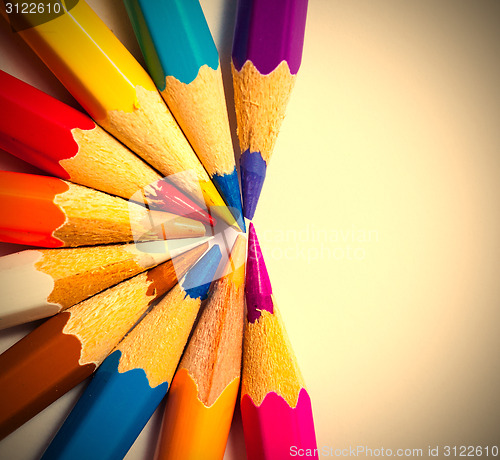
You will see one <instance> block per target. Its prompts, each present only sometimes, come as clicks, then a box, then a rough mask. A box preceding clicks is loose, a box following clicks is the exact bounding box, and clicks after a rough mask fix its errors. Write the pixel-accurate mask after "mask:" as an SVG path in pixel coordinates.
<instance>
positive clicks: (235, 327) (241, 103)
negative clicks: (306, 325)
mask: <svg viewBox="0 0 500 460" xmlns="http://www.w3.org/2000/svg"><path fill="white" fill-rule="evenodd" d="M124 3H125V7H126V10H127V13H128V15H129V17H130V21H131V23H132V27H133V30H134V32H135V35H136V37H137V41H138V42H139V45H140V48H141V51H142V53H143V55H144V59H145V62H146V66H147V71H146V70H144V69H143V68H142V67H141V65H140V64H139V63H138V62H137V61H136V60H135V58H134V57H133V56H132V55H131V54H130V53H129V51H128V50H127V49H126V48H125V47H124V46H123V45H122V44H121V43H120V41H119V40H118V39H117V38H116V37H115V36H114V34H113V33H112V32H111V31H110V30H109V29H108V27H107V26H106V25H105V24H104V23H103V22H102V21H101V20H100V18H99V17H98V16H97V14H96V13H95V12H94V11H93V10H92V9H91V8H90V7H89V6H88V5H87V4H86V3H85V1H84V0H79V1H77V2H74V1H63V2H48V3H47V5H52V6H54V8H52V10H49V11H48V12H47V11H45V13H44V15H40V14H39V15H37V14H29V13H28V12H25V11H23V10H22V8H21V7H20V6H19V5H21V4H19V5H18V4H17V3H15V2H14V6H15V5H18V7H17V8H18V9H15V8H14V7H13V6H12V4H10V5H11V7H10V10H9V11H7V8H5V9H4V10H3V11H2V16H4V18H5V19H6V20H7V21H9V23H10V24H11V26H12V28H13V33H14V32H15V33H16V34H18V35H19V36H21V37H22V39H23V40H24V41H25V42H26V43H27V44H28V45H29V47H31V49H32V50H33V51H34V52H35V53H36V54H37V55H38V56H39V58H40V59H42V61H43V62H44V63H45V64H46V66H47V67H48V68H49V69H50V70H51V71H52V72H53V74H54V75H55V76H56V77H57V78H58V79H59V80H60V81H61V83H62V84H63V85H64V86H65V87H66V88H67V89H68V90H69V92H70V93H71V94H72V95H73V96H74V98H75V99H76V100H77V101H78V102H79V103H80V105H81V106H82V107H83V109H84V110H85V111H86V113H82V112H80V111H78V110H76V109H73V108H72V107H69V106H67V105H66V104H64V103H62V102H60V101H58V100H56V99H54V98H52V97H51V96H49V95H47V94H45V93H43V92H42V91H40V90H38V89H36V88H34V87H32V86H30V85H29V84H27V83H24V82H23V81H21V80H19V79H17V78H16V77H14V76H12V75H9V74H7V73H5V72H3V71H0V109H1V111H2V113H3V114H4V115H6V116H4V117H3V119H2V120H1V122H0V147H1V148H2V149H4V150H6V151H7V152H9V153H11V154H13V155H15V156H17V157H19V158H21V159H23V160H25V161H27V162H29V163H31V164H33V165H34V166H36V167H38V168H40V169H41V170H43V171H45V172H46V173H47V174H49V175H43V176H42V175H35V174H24V173H16V172H9V171H0V207H1V211H2V212H1V213H0V241H2V242H7V243H17V244H23V245H28V246H35V247H37V248H35V249H25V250H23V251H20V252H17V253H14V254H9V255H6V256H3V257H1V258H0V285H1V290H2V297H1V301H0V302H1V305H0V329H5V328H9V327H12V326H15V325H19V324H24V323H27V322H30V321H34V320H41V319H43V321H42V322H41V323H40V325H39V326H38V327H36V328H35V329H34V330H33V331H32V332H30V333H29V334H27V335H26V336H25V337H24V338H22V339H21V340H20V341H18V342H17V343H15V344H14V345H13V346H12V347H11V348H9V349H8V350H7V351H5V352H4V353H3V354H1V355H0V408H1V410H0V439H3V438H5V437H6V436H8V435H10V434H11V433H12V432H14V431H15V430H16V429H18V428H19V427H20V426H21V425H23V424H24V423H25V422H27V421H28V420H30V419H31V418H32V417H34V416H35V415H37V414H38V413H39V412H41V411H42V410H43V409H45V408H46V407H48V406H49V405H50V404H52V403H53V402H54V401H56V400H57V399H58V398H60V397H61V396H62V395H64V394H65V393H66V392H68V391H69V390H71V389H72V388H74V387H75V386H76V385H78V384H79V383H80V382H82V381H83V380H85V379H86V378H88V377H91V378H90V383H89V384H88V386H87V388H86V389H85V390H84V392H83V394H82V396H81V397H80V399H79V400H78V402H77V404H76V405H75V407H74V408H73V410H72V411H71V412H70V413H69V415H68V417H67V418H66V420H65V422H64V423H63V425H62V426H61V428H60V429H59V431H58V432H57V434H56V435H55V437H54V439H52V441H51V442H50V443H49V444H48V447H47V449H46V451H45V453H44V454H43V457H42V458H44V459H47V460H49V459H68V460H70V459H71V460H74V459H87V458H96V459H100V460H101V459H122V458H124V456H125V455H126V454H127V452H128V451H129V449H130V448H131V446H132V445H133V443H134V441H135V440H136V438H137V437H138V436H139V434H140V433H141V431H142V429H143V428H144V426H145V425H146V423H147V422H148V420H149V419H150V418H151V416H152V414H153V413H154V412H155V411H156V409H157V408H158V406H159V405H160V403H161V402H162V401H163V400H165V401H166V402H165V404H164V406H163V405H162V406H160V407H164V413H163V418H162V424H161V428H160V431H159V433H158V437H157V445H156V454H155V458H156V459H171V460H174V459H191V460H207V459H208V460H210V459H214V460H215V459H222V458H223V457H224V452H225V449H226V443H227V439H228V435H229V430H230V428H231V422H232V419H233V412H234V408H235V405H236V404H240V408H241V417H242V423H243V431H244V438H245V448H246V452H247V458H248V459H249V460H260V459H265V460H267V459H269V460H280V459H285V458H290V457H291V456H292V453H296V452H302V453H304V455H307V457H308V458H318V449H317V446H316V437H315V431H314V422H313V415H312V408H311V399H310V397H309V394H308V393H307V390H306V388H305V383H304V381H303V378H302V375H301V372H300V369H299V365H298V363H297V360H296V358H295V356H294V353H293V350H292V347H291V344H290V341H289V339H288V336H287V333H286V330H285V327H284V324H283V321H282V319H281V317H280V314H279V310H278V308H277V305H276V301H275V299H274V296H273V291H272V286H271V281H270V279H269V276H268V273H267V269H266V265H265V262H264V258H263V255H262V251H261V248H260V245H259V241H258V237H257V233H256V231H255V228H254V226H253V224H252V223H251V222H250V224H249V225H248V241H247V234H246V232H247V228H246V226H247V222H246V221H245V218H246V219H248V220H251V219H253V217H254V214H255V212H256V208H257V203H258V200H259V197H260V194H261V190H262V185H263V183H264V179H265V177H266V169H267V164H268V163H269V161H270V158H271V155H272V152H273V148H274V144H275V141H276V138H277V136H278V133H279V129H280V126H281V122H282V120H283V118H284V115H285V110H286V106H287V103H288V99H289V97H290V94H291V91H292V88H293V85H294V82H295V79H296V75H297V72H298V70H299V66H300V62H301V56H302V46H303V40H304V30H305V22H306V13H307V0H238V11H237V18H236V28H235V33H234V41H233V53H232V63H231V66H232V74H233V89H234V99H235V109H236V120H237V126H238V138H239V143H240V148H241V152H242V155H241V158H240V165H239V166H240V168H239V169H240V176H241V187H240V180H239V177H238V172H237V168H236V165H235V157H234V151H233V145H232V141H231V132H230V126H229V121H228V115H227V109H226V101H225V96H224V87H223V83H222V74H221V69H220V62H219V55H218V52H217V49H216V47H215V44H214V41H213V38H212V35H211V33H210V30H209V27H208V25H207V22H206V19H205V16H204V14H203V10H202V8H201V6H200V4H199V2H198V0H124ZM55 6H60V8H55ZM240 190H241V192H240ZM228 237H230V239H231V243H232V245H231V248H229V249H226V248H225V246H226V238H228ZM233 240H234V241H233ZM226 252H228V254H226ZM238 395H240V401H237V399H238ZM0 442H1V441H0Z"/></svg>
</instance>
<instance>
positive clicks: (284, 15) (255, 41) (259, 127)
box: [232, 0, 308, 219]
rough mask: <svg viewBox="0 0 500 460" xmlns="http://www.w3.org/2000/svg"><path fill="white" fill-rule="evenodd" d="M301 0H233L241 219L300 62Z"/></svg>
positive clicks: (248, 211) (252, 200)
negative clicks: (235, 13)
mask: <svg viewBox="0 0 500 460" xmlns="http://www.w3.org/2000/svg"><path fill="white" fill-rule="evenodd" d="M307 1H308V0H239V1H238V16H237V19H236V29H235V33H234V42H233V59H232V60H233V62H232V71H233V85H234V100H235V107H236V119H237V123H238V138H239V141H240V147H241V152H242V155H241V158H240V172H241V182H242V192H243V213H244V215H245V217H246V218H247V219H252V218H253V216H254V214H255V209H256V207H257V202H258V200H259V196H260V192H261V190H262V186H263V184H264V179H265V177H266V169H267V164H268V163H269V160H270V158H271V155H272V152H273V149H274V144H275V143H276V138H277V136H278V132H279V130H280V127H281V122H282V121H283V118H284V116H285V111H286V106H287V104H288V100H289V98H290V94H291V92H292V89H293V85H294V83H295V78H296V75H297V72H298V70H299V67H300V62H301V59H302V47H303V43H304V31H305V24H306V15H307Z"/></svg>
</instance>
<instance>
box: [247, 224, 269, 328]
mask: <svg viewBox="0 0 500 460" xmlns="http://www.w3.org/2000/svg"><path fill="white" fill-rule="evenodd" d="M272 293H273V288H272V286H271V281H270V279H269V274H268V273H267V268H266V263H265V261H264V257H263V256H262V251H261V249H260V244H259V240H258V238H257V234H256V233H255V228H254V226H253V224H252V223H250V226H249V236H248V258H247V274H246V283H245V295H246V300H247V318H248V321H250V322H251V323H253V322H255V320H257V319H259V317H260V311H261V310H267V311H268V312H270V313H274V309H273V301H272V299H271V295H272Z"/></svg>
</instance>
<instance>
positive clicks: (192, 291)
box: [180, 244, 222, 300]
mask: <svg viewBox="0 0 500 460" xmlns="http://www.w3.org/2000/svg"><path fill="white" fill-rule="evenodd" d="M221 258H222V253H221V250H220V247H219V246H218V245H217V244H214V245H213V246H212V248H211V249H210V251H208V252H207V253H206V254H205V255H204V256H203V257H202V258H201V259H200V260H199V261H198V262H197V263H196V264H195V265H194V266H193V268H191V269H190V270H189V271H188V273H187V274H186V276H185V277H184V279H183V280H182V281H181V283H180V284H181V286H182V288H183V289H184V291H186V297H187V296H189V297H191V298H192V299H201V300H205V299H206V298H207V296H208V291H209V289H210V284H211V283H212V281H213V279H214V276H215V273H216V271H217V267H218V266H219V263H220V260H221Z"/></svg>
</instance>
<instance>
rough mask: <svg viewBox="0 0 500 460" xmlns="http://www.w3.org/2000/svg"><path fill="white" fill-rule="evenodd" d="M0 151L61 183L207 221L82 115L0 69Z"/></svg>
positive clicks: (128, 152)
mask: <svg viewBox="0 0 500 460" xmlns="http://www.w3.org/2000/svg"><path fill="white" fill-rule="evenodd" d="M0 111H1V112H3V113H5V114H8V116H5V117H4V118H3V119H2V123H1V124H0V148H3V149H4V150H6V151H8V152H9V153H11V154H12V155H15V156H17V157H19V158H21V159H22V160H25V161H27V162H29V163H31V164H33V165H35V166H36V167H38V168H40V169H43V170H44V171H47V172H49V173H51V174H53V175H55V176H57V177H59V178H61V179H66V180H69V181H70V182H74V183H76V184H80V185H85V186H87V187H91V188H94V189H96V190H101V191H103V192H106V193H109V194H111V195H117V196H120V197H122V198H126V199H129V198H132V197H133V196H134V197H135V194H137V192H140V193H139V194H138V195H139V197H140V198H141V202H143V201H144V200H147V203H148V205H150V207H151V206H152V207H157V208H161V209H163V210H164V211H169V212H172V213H174V214H179V215H183V216H189V217H195V218H196V219H197V220H200V221H202V222H205V223H207V224H210V225H214V222H213V220H212V217H211V216H209V215H208V214H207V213H206V211H204V210H203V209H201V208H200V206H199V205H198V204H195V203H194V202H193V201H192V200H190V199H189V198H188V197H187V196H186V195H184V194H183V193H181V192H180V191H179V190H178V189H176V188H175V187H174V186H173V185H172V184H170V183H169V182H167V181H162V180H161V176H160V175H159V174H158V173H157V172H156V171H154V170H153V169H152V168H151V167H150V166H148V165H147V164H146V163H144V161H142V160H141V159H140V158H139V157H137V156H136V155H135V154H134V153H132V152H131V151H130V150H129V149H128V148H127V147H125V146H124V145H123V144H121V143H120V142H118V141H117V140H116V139H115V138H114V137H113V136H111V135H110V134H108V133H107V132H106V131H104V130H103V129H102V128H101V127H100V126H98V125H96V124H95V122H94V121H93V120H92V119H91V118H89V117H88V116H87V115H84V114H83V113H81V112H79V111H78V110H75V109H73V108H72V107H70V106H68V105H66V104H64V103H62V102H60V101H58V100H57V99H54V98H53V97H51V96H49V95H48V94H45V93H44V92H42V91H40V90H38V89H36V88H34V87H33V86H31V85H28V84H27V83H24V82H23V81H21V80H18V79H17V78H15V77H13V76H11V75H9V74H8V73H6V72H3V71H1V70H0Z"/></svg>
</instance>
